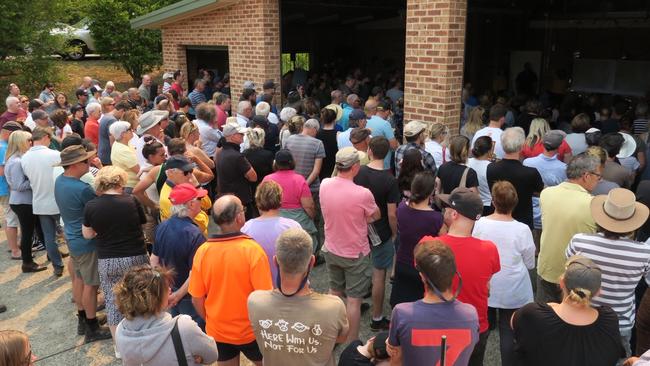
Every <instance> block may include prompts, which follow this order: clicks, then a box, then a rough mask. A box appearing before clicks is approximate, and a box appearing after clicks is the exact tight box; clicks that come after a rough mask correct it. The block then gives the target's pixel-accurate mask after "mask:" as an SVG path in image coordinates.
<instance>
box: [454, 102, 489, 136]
mask: <svg viewBox="0 0 650 366" xmlns="http://www.w3.org/2000/svg"><path fill="white" fill-rule="evenodd" d="M484 114H485V108H483V107H481V106H476V107H474V108H472V109H471V110H470V112H469V117H468V118H467V122H465V124H464V125H463V127H461V128H460V134H461V135H463V136H465V137H467V138H468V139H469V140H470V141H472V139H473V138H474V134H475V133H476V131H478V130H480V129H481V128H483V127H484V126H483V115H484Z"/></svg>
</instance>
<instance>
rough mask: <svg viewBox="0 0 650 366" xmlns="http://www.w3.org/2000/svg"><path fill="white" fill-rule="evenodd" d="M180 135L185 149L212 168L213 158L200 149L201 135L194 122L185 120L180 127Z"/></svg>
mask: <svg viewBox="0 0 650 366" xmlns="http://www.w3.org/2000/svg"><path fill="white" fill-rule="evenodd" d="M180 137H181V138H182V139H183V140H185V146H186V148H187V151H189V152H190V153H191V154H193V155H194V156H196V157H197V158H199V159H201V161H202V162H204V163H205V165H207V166H208V167H209V168H210V169H214V160H212V159H211V158H210V157H209V156H208V154H206V153H205V151H203V149H201V140H200V138H201V135H200V133H199V128H198V127H197V126H196V125H195V124H194V122H185V123H183V125H182V126H181V129H180Z"/></svg>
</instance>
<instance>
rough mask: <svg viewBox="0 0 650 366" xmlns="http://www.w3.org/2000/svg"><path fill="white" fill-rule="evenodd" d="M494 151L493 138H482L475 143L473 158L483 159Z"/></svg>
mask: <svg viewBox="0 0 650 366" xmlns="http://www.w3.org/2000/svg"><path fill="white" fill-rule="evenodd" d="M490 150H492V138H491V137H490V136H481V137H479V138H477V139H476V141H474V147H473V148H472V156H474V157H475V158H478V157H481V156H483V155H485V154H487V153H489V152H490Z"/></svg>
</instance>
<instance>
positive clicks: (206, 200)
mask: <svg viewBox="0 0 650 366" xmlns="http://www.w3.org/2000/svg"><path fill="white" fill-rule="evenodd" d="M171 191H172V187H171V186H170V185H169V183H167V182H165V184H163V186H162V188H161V189H160V201H159V204H160V220H161V221H164V220H167V219H168V218H169V217H170V216H171V215H172V201H170V200H169V194H170V193H171ZM210 207H212V201H211V200H210V197H208V196H205V197H203V198H201V211H200V212H199V213H198V214H197V215H196V216H194V219H193V220H194V222H195V223H196V225H198V226H199V229H201V231H202V232H203V235H204V236H205V237H206V238H207V237H208V224H209V223H210V219H209V218H208V214H207V213H206V211H207V210H209V209H210Z"/></svg>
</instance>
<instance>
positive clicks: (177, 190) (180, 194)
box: [169, 183, 208, 205]
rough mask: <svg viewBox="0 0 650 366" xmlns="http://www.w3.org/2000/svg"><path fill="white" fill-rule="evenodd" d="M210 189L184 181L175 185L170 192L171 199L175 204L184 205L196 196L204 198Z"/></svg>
mask: <svg viewBox="0 0 650 366" xmlns="http://www.w3.org/2000/svg"><path fill="white" fill-rule="evenodd" d="M206 194H208V191H206V190H205V189H202V188H198V189H197V188H195V187H194V186H193V185H191V184H189V183H182V184H178V185H176V186H174V188H172V191H171V193H170V194H169V200H170V201H171V202H172V204H174V205H182V204H184V203H187V202H189V201H191V200H193V199H195V198H203V197H205V195H206Z"/></svg>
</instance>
